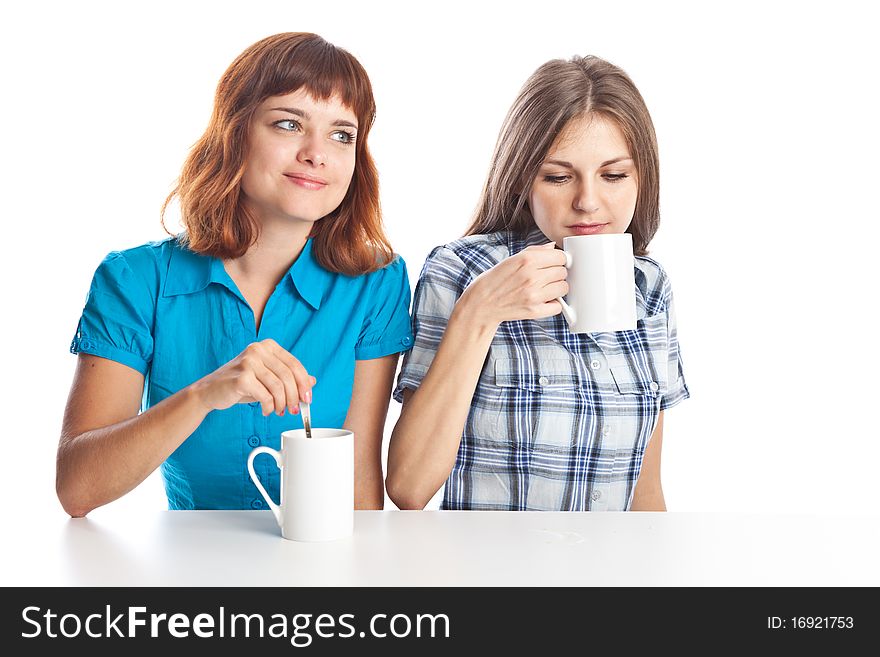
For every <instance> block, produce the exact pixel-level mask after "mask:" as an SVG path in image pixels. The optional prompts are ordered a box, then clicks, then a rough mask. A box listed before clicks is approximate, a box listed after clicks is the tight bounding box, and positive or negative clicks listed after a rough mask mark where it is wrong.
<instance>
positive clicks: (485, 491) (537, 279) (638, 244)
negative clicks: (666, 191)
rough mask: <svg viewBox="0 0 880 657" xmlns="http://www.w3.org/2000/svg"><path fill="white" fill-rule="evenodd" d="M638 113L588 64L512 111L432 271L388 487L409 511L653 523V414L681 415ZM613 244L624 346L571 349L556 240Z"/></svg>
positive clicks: (657, 423)
mask: <svg viewBox="0 0 880 657" xmlns="http://www.w3.org/2000/svg"><path fill="white" fill-rule="evenodd" d="M658 208H659V183H658V158H657V144H656V138H655V135H654V127H653V124H652V122H651V118H650V115H649V113H648V110H647V107H646V106H645V103H644V101H643V99H642V97H641V95H640V94H639V92H638V90H637V89H636V87H635V86H634V84H633V83H632V81H631V80H630V78H629V77H628V76H627V75H626V73H624V71H622V70H621V69H620V68H618V67H616V66H613V65H612V64H609V63H608V62H606V61H603V60H601V59H599V58H597V57H574V58H573V59H571V60H570V61H563V60H553V61H550V62H547V63H546V64H544V65H543V66H541V67H540V68H539V69H538V70H537V71H536V72H535V73H534V74H533V75H532V76H531V78H529V80H528V81H527V82H526V84H525V85H524V87H523V88H522V90H521V92H520V94H519V96H518V97H517V99H516V100H515V102H514V104H513V106H512V108H511V109H510V112H509V113H508V115H507V118H506V120H505V123H504V125H503V127H502V129H501V134H500V136H499V139H498V143H497V146H496V149H495V154H494V156H493V159H492V163H491V167H490V170H489V176H488V180H487V182H486V184H485V187H484V189H483V193H482V198H481V200H480V203H479V205H478V210H477V213H476V217H475V219H474V221H473V223H472V225H471V227H470V228H469V230H468V231H467V235H466V236H465V237H464V238H462V239H459V240H456V241H454V242H452V243H450V244H447V245H445V246H441V247H438V248H436V249H434V251H433V252H432V253H431V254H430V256H429V257H428V259H427V262H426V263H425V265H424V268H423V270H422V273H421V275H420V277H419V282H418V285H417V286H416V292H415V297H414V300H413V331H414V334H415V344H414V346H413V349H412V351H410V352H408V353H407V355H406V356H405V357H404V362H403V366H402V368H401V372H400V376H399V379H398V385H397V388H396V390H395V398H397V399H398V400H400V401H403V408H402V410H401V416H400V419H399V421H398V423H397V425H396V427H395V428H394V432H393V434H392V437H391V443H390V446H389V453H388V476H387V479H386V486H387V489H388V493H389V496H390V497H391V499H392V500H393V501H394V502H395V503H396V504H397V506H398V507H400V508H405V509H411V508H416V509H418V508H423V507H424V506H425V504H427V502H429V501H430V500H431V498H432V497H433V496H434V494H435V493H436V492H437V491H438V490H439V489H440V487H441V486H443V485H444V483H445V486H446V488H445V491H444V495H443V502H442V504H441V508H443V509H510V510H616V511H623V510H665V508H666V503H665V500H664V497H663V490H662V487H661V482H660V451H661V442H662V433H663V412H664V411H665V409H667V408H669V407H671V406H673V405H675V404H677V403H678V402H680V401H681V400H682V399H684V398H686V397H688V394H689V393H688V390H687V386H686V385H685V382H684V377H683V374H682V368H681V358H680V355H679V349H678V339H677V335H676V328H675V313H674V309H673V302H672V289H671V287H670V284H669V280H668V278H667V276H666V274H665V273H664V271H663V269H662V268H661V267H660V265H659V264H658V263H657V262H656V261H654V260H652V259H651V258H648V257H646V253H647V246H648V243H649V242H650V241H651V238H652V237H653V235H654V233H655V232H656V230H657V226H658V223H659V211H658ZM623 232H629V233H631V234H632V236H633V246H634V250H635V255H636V256H637V257H636V259H635V280H636V289H635V290H634V294H635V296H636V303H637V314H638V318H639V320H638V324H637V328H636V329H635V330H630V331H619V332H614V333H589V334H575V333H572V332H570V331H569V330H568V327H567V325H566V323H565V320H564V319H563V317H562V316H561V315H560V312H561V306H560V304H559V302H558V301H556V299H557V298H558V297H560V296H564V295H565V294H566V293H567V292H568V285H567V283H566V280H565V279H566V268H565V266H564V265H565V257H564V253H563V251H561V250H560V248H561V246H562V240H563V239H564V238H565V237H567V236H569V235H584V234H597V233H623Z"/></svg>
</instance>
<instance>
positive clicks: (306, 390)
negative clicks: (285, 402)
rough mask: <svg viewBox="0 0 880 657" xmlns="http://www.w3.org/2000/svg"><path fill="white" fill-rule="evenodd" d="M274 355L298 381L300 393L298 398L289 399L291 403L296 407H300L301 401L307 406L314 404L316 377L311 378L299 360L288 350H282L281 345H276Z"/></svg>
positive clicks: (297, 385)
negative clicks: (314, 381)
mask: <svg viewBox="0 0 880 657" xmlns="http://www.w3.org/2000/svg"><path fill="white" fill-rule="evenodd" d="M272 353H273V354H275V356H276V357H277V358H278V359H279V360H280V361H282V362H283V363H284V364H285V365H286V366H287V368H288V369H289V370H290V372H291V373H292V374H293V378H294V379H295V380H296V387H297V391H298V395H299V396H298V397H297V396H294V397H291V398H290V399H289V403H291V404H294V405H297V406H298V405H299V402H300V401H304V402H306V403H307V404H311V403H312V386H313V385H314V383H312V379H313V378H314V377H312V376H309V373H308V372H307V371H306V368H305V367H303V364H302V363H300V362H299V360H298V359H297V358H296V357H295V356H294V355H293V354H291V353H290V352H289V351H287V350H286V349H284V348H282V347H281V346H279V345H277V344H276V345H275V348H274V349H273V350H272Z"/></svg>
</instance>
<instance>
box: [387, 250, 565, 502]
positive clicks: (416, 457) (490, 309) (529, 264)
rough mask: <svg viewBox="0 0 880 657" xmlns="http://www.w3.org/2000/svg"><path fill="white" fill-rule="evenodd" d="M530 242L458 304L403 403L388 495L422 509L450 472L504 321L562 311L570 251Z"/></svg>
mask: <svg viewBox="0 0 880 657" xmlns="http://www.w3.org/2000/svg"><path fill="white" fill-rule="evenodd" d="M552 246H553V245H552V243H551V244H549V245H546V246H539V247H529V248H527V249H524V250H523V251H521V252H520V253H518V254H517V255H515V256H512V257H509V258H507V259H506V260H503V261H502V262H500V263H498V264H497V265H495V266H494V267H492V268H491V269H490V270H488V271H486V272H484V273H483V274H481V275H480V276H478V277H477V278H475V279H474V280H473V282H471V284H470V285H469V286H468V287H467V289H465V291H464V292H463V293H462V295H461V297H460V298H459V299H458V301H457V302H456V303H455V305H454V307H453V309H452V312H451V314H450V316H449V321H448V322H447V324H446V328H445V331H444V333H443V337H442V339H441V341H440V344H439V346H438V347H437V352H436V354H435V355H434V357H433V360H432V361H431V364H430V367H429V368H428V372H427V374H426V375H425V377H424V379H423V380H422V381H421V383H420V385H419V387H418V388H417V389H416V390H415V391H410V390H407V391H406V393H405V394H404V403H403V408H402V409H401V414H400V418H399V420H398V422H397V425H396V426H395V427H394V431H393V432H392V434H391V442H390V445H389V449H388V477H387V479H386V482H385V483H386V487H387V489H388V496H389V497H390V498H391V500H392V501H393V502H394V503H395V504H396V505H397V507H398V508H400V509H422V508H424V507H425V505H426V504H427V503H428V502H429V501H430V500H431V498H432V497H433V496H434V494H435V493H436V492H437V491H438V490H440V487H441V486H442V485H443V483H444V482H445V481H446V479H447V478H448V477H449V473H450V471H451V470H452V467H453V465H455V459H456V456H457V454H458V448H459V444H460V443H461V434H462V430H463V429H464V425H465V422H466V421H467V417H468V413H469V412H470V405H471V400H472V399H473V396H474V390H475V389H476V386H477V382H478V381H479V378H480V372H481V371H482V369H483V363H484V362H485V360H486V354H487V353H488V351H489V346H490V345H491V344H492V338H493V337H494V336H495V332H496V331H497V329H498V326H499V325H500V324H501V322H503V321H507V320H514V319H536V318H539V317H550V316H552V315H556V314H559V312H560V311H561V306H560V305H559V302H557V301H556V300H555V299H556V298H557V297H560V296H563V295H564V294H566V293H567V291H568V285H567V283H566V282H565V280H564V279H565V276H566V270H565V266H564V265H565V255H564V254H563V253H562V252H561V251H556V250H555V249H553V248H548V247H552Z"/></svg>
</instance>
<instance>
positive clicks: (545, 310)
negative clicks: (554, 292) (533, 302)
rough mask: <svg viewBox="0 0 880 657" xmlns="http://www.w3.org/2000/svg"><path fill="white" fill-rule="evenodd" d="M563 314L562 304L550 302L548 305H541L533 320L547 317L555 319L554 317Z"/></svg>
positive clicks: (554, 301)
mask: <svg viewBox="0 0 880 657" xmlns="http://www.w3.org/2000/svg"><path fill="white" fill-rule="evenodd" d="M561 312H562V304H561V303H559V302H558V301H556V300H555V299H554V300H553V301H548V302H547V303H544V304H541V305H540V306H539V307H538V310H537V311H536V314H535V316H534V318H533V319H543V318H545V317H553V315H558V314H559V313H561Z"/></svg>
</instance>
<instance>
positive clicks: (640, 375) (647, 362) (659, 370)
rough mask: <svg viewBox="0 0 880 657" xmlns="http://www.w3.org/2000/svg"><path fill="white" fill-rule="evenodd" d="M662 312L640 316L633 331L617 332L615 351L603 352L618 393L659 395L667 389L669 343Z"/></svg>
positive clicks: (664, 317) (658, 396)
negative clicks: (649, 315)
mask: <svg viewBox="0 0 880 657" xmlns="http://www.w3.org/2000/svg"><path fill="white" fill-rule="evenodd" d="M667 335H668V334H667V316H666V313H665V312H664V313H658V314H657V315H652V316H651V317H646V318H644V319H640V320H639V322H638V326H637V327H636V329H635V330H633V331H621V332H620V333H619V334H618V342H619V345H620V349H619V350H618V353H615V354H611V355H606V359H607V360H608V368H609V370H610V371H611V376H612V377H613V378H614V384H615V386H616V388H617V392H618V393H619V394H621V395H642V396H649V397H656V398H660V397H662V396H663V395H664V394H666V393H667V392H668V390H669V343H668V337H667Z"/></svg>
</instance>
